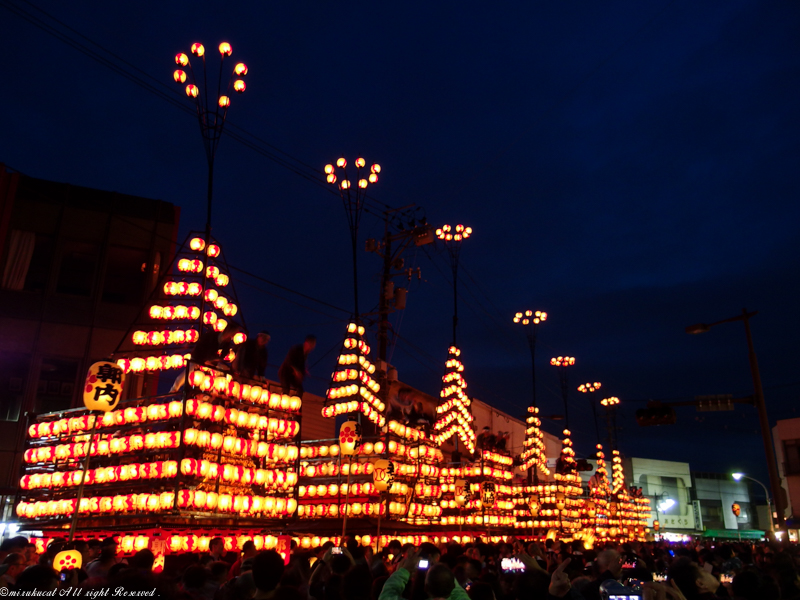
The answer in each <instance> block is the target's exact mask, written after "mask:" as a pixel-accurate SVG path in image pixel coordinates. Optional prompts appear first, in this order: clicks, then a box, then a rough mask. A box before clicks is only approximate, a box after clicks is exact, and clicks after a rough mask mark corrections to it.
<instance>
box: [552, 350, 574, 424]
mask: <svg viewBox="0 0 800 600" xmlns="http://www.w3.org/2000/svg"><path fill="white" fill-rule="evenodd" d="M550 364H551V365H553V366H554V367H558V379H559V382H560V383H561V399H562V400H563V402H564V419H565V423H564V428H565V429H569V384H568V381H567V367H571V366H572V365H574V364H575V357H574V356H556V357H555V358H551V359H550Z"/></svg>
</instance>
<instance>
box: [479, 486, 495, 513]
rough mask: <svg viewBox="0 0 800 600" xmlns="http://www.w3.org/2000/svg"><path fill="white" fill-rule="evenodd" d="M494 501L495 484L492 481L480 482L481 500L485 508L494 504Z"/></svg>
mask: <svg viewBox="0 0 800 600" xmlns="http://www.w3.org/2000/svg"><path fill="white" fill-rule="evenodd" d="M494 501H495V485H494V482H493V481H484V482H482V483H481V502H482V503H483V505H484V506H485V507H487V508H491V507H493V506H494Z"/></svg>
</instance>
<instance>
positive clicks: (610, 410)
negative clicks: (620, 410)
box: [600, 396, 619, 450]
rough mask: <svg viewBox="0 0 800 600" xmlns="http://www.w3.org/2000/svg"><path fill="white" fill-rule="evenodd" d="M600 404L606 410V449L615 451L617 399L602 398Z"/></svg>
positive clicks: (614, 397) (612, 397) (613, 397)
mask: <svg viewBox="0 0 800 600" xmlns="http://www.w3.org/2000/svg"><path fill="white" fill-rule="evenodd" d="M600 404H601V405H602V406H603V407H604V408H605V409H606V430H607V431H608V447H609V448H611V450H616V449H617V406H619V398H617V397H616V396H611V397H610V398H603V399H602V400H600Z"/></svg>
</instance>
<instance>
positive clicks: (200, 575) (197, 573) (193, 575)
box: [182, 565, 208, 590]
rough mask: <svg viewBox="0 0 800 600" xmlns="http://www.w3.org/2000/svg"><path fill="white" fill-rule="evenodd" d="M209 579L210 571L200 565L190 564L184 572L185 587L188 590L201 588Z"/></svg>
mask: <svg viewBox="0 0 800 600" xmlns="http://www.w3.org/2000/svg"><path fill="white" fill-rule="evenodd" d="M207 580H208V571H206V570H205V569H204V568H203V567H201V566H199V565H189V566H188V567H186V570H185V571H184V572H183V577H182V581H183V587H184V588H185V589H187V590H199V589H200V588H201V587H203V586H204V585H205V584H206V581H207Z"/></svg>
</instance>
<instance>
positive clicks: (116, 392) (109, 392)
mask: <svg viewBox="0 0 800 600" xmlns="http://www.w3.org/2000/svg"><path fill="white" fill-rule="evenodd" d="M124 382H125V372H124V371H123V370H122V368H121V367H120V366H119V365H118V364H116V363H112V362H108V361H100V362H96V363H94V364H93V365H92V366H91V367H89V372H88V373H87V374H86V383H85V384H84V386H83V404H84V405H85V406H86V408H88V409H89V410H100V411H103V412H109V411H112V410H114V409H115V408H116V407H117V404H119V401H120V399H121V396H122V384H123V383H124Z"/></svg>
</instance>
